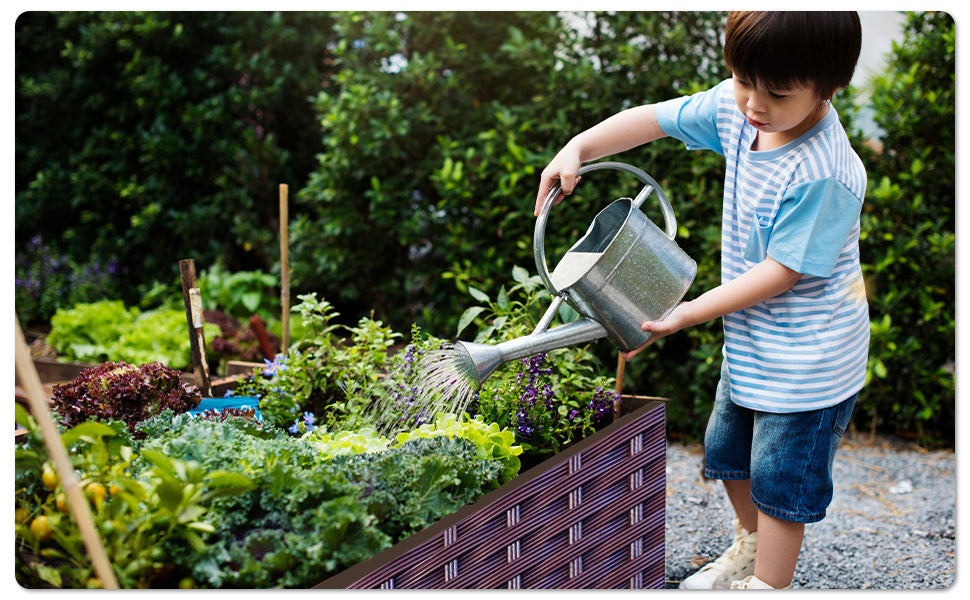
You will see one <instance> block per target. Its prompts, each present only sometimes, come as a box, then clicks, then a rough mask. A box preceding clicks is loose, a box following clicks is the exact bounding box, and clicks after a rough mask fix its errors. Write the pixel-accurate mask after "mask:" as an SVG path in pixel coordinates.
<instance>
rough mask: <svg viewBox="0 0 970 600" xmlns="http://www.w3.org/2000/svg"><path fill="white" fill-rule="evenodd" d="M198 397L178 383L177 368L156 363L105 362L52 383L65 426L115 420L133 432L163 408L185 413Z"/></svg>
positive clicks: (56, 404)
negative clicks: (67, 381) (72, 377)
mask: <svg viewBox="0 0 970 600" xmlns="http://www.w3.org/2000/svg"><path fill="white" fill-rule="evenodd" d="M201 400H202V397H201V395H200V394H199V390H198V389H197V388H196V387H195V386H190V385H188V384H184V383H182V382H181V380H180V379H179V372H178V371H177V370H175V369H172V368H170V367H166V366H165V365H163V364H162V363H160V362H150V363H145V364H143V365H140V366H135V365H130V364H127V363H123V362H106V363H103V364H101V365H98V366H97V367H93V368H91V369H85V370H84V371H82V372H81V374H80V375H79V376H78V377H77V378H76V379H75V380H74V381H72V382H70V383H67V384H64V385H59V386H56V387H55V388H54V396H53V406H54V409H55V410H56V411H57V414H58V415H59V416H60V418H61V421H62V423H63V424H64V425H65V426H67V427H73V426H75V425H77V424H79V423H82V422H84V421H88V420H91V419H99V420H111V419H117V420H119V421H124V423H125V425H127V426H128V428H129V429H130V430H132V431H134V428H135V425H136V424H137V423H139V422H140V421H143V420H145V419H147V418H149V417H152V416H154V415H157V414H159V413H160V412H162V411H163V410H165V409H170V410H172V411H174V412H176V413H180V412H185V411H188V410H191V409H193V408H195V407H196V406H198V405H199V402H201Z"/></svg>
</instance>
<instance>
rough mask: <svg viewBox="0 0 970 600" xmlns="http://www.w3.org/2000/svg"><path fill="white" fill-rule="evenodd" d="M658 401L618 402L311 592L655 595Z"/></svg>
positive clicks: (660, 501) (660, 523)
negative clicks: (545, 455) (505, 477)
mask: <svg viewBox="0 0 970 600" xmlns="http://www.w3.org/2000/svg"><path fill="white" fill-rule="evenodd" d="M656 400H658V399H655V398H644V397H635V398H629V399H627V398H624V401H623V403H622V404H621V407H622V411H621V415H622V416H621V417H620V418H618V419H617V420H616V421H615V422H614V423H612V424H610V425H608V426H607V427H604V428H603V429H602V430H600V431H598V432H596V433H595V434H593V435H591V436H589V437H587V438H585V439H583V440H581V441H579V442H577V443H576V444H574V445H573V446H571V447H570V448H569V449H567V450H565V451H563V452H560V453H559V454H557V455H555V456H553V457H551V458H549V459H548V460H546V461H544V462H542V463H540V464H539V465H537V466H535V467H533V468H531V469H529V470H527V471H526V472H524V473H522V474H521V475H519V476H518V477H516V478H515V479H513V480H512V481H510V482H508V483H506V484H505V485H503V486H501V487H500V488H498V489H496V490H493V491H492V492H489V493H488V494H486V495H485V496H483V497H482V498H480V499H479V500H478V501H477V502H475V503H474V504H470V505H468V506H465V507H463V508H461V509H459V510H458V511H457V512H455V513H453V514H451V515H449V516H447V517H445V518H443V519H441V520H440V521H438V522H437V523H435V524H433V525H431V526H429V527H427V528H425V529H423V530H422V531H420V532H418V533H416V534H414V535H412V536H410V537H408V538H407V539H405V540H403V541H401V542H399V543H398V544H397V545H395V546H393V547H392V548H389V549H388V550H385V551H384V552H381V553H380V554H377V555H375V556H373V557H371V558H370V559H368V560H366V561H363V562H361V563H358V564H356V565H354V566H352V567H350V568H348V569H346V570H345V571H343V572H341V573H338V574H337V575H335V576H333V577H331V578H329V579H327V580H326V581H324V582H322V583H320V584H319V585H317V586H316V587H317V588H373V589H378V588H379V589H395V588H396V589H419V588H440V589H473V588H474V589H496V588H508V589H520V588H521V589H549V588H595V589H640V588H654V589H662V588H663V587H664V516H665V512H664V500H665V491H666V475H665V469H666V437H665V435H664V407H663V404H662V403H661V402H658V401H656Z"/></svg>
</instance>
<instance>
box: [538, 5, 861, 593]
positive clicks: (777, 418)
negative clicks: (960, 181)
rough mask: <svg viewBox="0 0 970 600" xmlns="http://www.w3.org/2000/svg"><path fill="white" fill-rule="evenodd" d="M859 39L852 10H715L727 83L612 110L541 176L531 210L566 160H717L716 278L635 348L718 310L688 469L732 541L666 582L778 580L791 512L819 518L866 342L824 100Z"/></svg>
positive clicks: (834, 123) (834, 125)
mask: <svg viewBox="0 0 970 600" xmlns="http://www.w3.org/2000/svg"><path fill="white" fill-rule="evenodd" d="M861 38H862V32H861V27H860V24H859V17H858V15H857V14H856V13H831V12H804V13H801V12H799V13H796V12H777V13H761V12H732V13H730V14H729V15H728V18H727V24H726V29H725V43H724V58H725V63H726V65H727V67H728V68H729V69H730V70H731V72H732V75H733V77H732V79H728V80H726V81H724V82H722V83H720V84H719V85H717V86H716V87H714V88H712V89H711V90H708V91H706V92H701V93H698V94H695V95H693V96H689V97H683V98H678V99H674V100H669V101H666V102H662V103H659V104H652V105H644V106H640V107H636V108H632V109H629V110H626V111H623V112H621V113H618V114H616V115H614V116H613V117H610V118H609V119H607V120H605V121H603V122H602V123H600V124H598V125H596V126H594V127H592V128H591V129H589V130H587V131H584V132H583V133H581V134H579V135H577V136H576V137H574V138H573V139H571V140H570V141H569V142H568V143H567V144H566V146H565V147H563V148H562V150H561V151H560V152H559V153H558V154H557V155H556V157H555V158H554V159H553V160H552V161H551V162H550V163H549V165H548V166H547V167H546V168H545V170H544V171H543V172H542V178H541V181H540V186H539V193H538V195H537V198H536V214H537V215H538V214H539V210H540V208H541V207H542V203H543V202H544V201H545V199H546V196H547V195H548V193H549V190H550V189H551V187H552V184H553V182H554V181H555V180H559V182H560V185H561V186H562V190H563V195H566V194H569V193H571V192H572V190H573V188H574V187H575V184H576V172H577V170H578V169H579V167H580V165H581V164H582V163H584V162H586V161H590V160H595V159H598V158H602V157H604V156H607V155H610V154H614V153H617V152H622V151H624V150H628V149H630V148H633V147H635V146H638V145H641V144H644V143H646V142H649V141H652V140H655V139H658V138H661V137H664V136H671V137H674V138H676V139H678V140H681V141H683V142H685V144H686V146H687V148H688V149H701V148H706V149H708V150H713V151H715V152H717V153H719V154H721V155H723V156H724V158H725V167H726V174H725V178H724V206H723V212H722V216H721V226H722V234H721V262H722V266H721V285H719V286H717V287H716V288H714V289H712V290H709V291H707V292H706V293H704V294H702V295H701V296H699V297H697V298H696V299H694V300H691V301H689V302H684V303H681V304H680V305H678V306H677V307H676V308H675V309H674V310H673V311H672V312H671V313H670V315H668V317H667V318H666V319H664V320H663V321H650V322H646V323H643V324H642V328H643V329H644V330H645V331H650V332H652V333H653V336H652V337H651V340H650V342H648V344H649V343H652V342H653V341H655V340H658V339H660V338H662V337H664V336H666V335H669V334H671V333H674V332H676V331H679V330H680V329H683V328H685V327H688V326H691V325H696V324H698V323H703V322H706V321H708V320H711V319H715V318H718V317H722V318H723V325H724V350H723V354H724V359H723V362H722V367H721V380H720V382H719V384H718V386H717V391H716V393H715V405H714V409H713V412H712V414H711V418H710V421H709V423H708V428H707V433H706V434H705V439H704V444H705V458H704V468H705V474H706V476H707V477H709V478H712V479H720V480H722V481H723V484H724V487H725V490H726V492H727V495H728V498H729V499H730V501H731V504H732V507H733V508H734V510H735V513H736V517H737V518H736V519H735V521H734V524H733V525H734V531H735V540H734V543H733V544H732V545H731V547H730V548H728V550H727V551H726V552H725V553H724V554H723V555H722V556H721V557H720V558H718V559H717V560H715V561H714V562H712V563H709V564H708V565H706V566H704V567H703V568H702V569H701V570H699V571H698V572H696V573H694V574H693V575H691V576H690V577H688V578H686V579H685V580H684V581H683V582H682V583H681V587H682V588H688V589H710V588H714V589H720V588H727V587H732V588H764V589H770V588H785V587H790V586H791V581H792V576H793V574H794V571H795V564H796V562H797V560H798V555H799V553H800V551H801V545H802V539H803V534H804V528H805V523H813V522H817V521H819V520H821V519H822V518H824V516H825V510H826V508H827V507H828V505H829V503H830V501H831V498H832V475H831V468H832V461H833V458H834V455H835V451H836V449H837V448H838V445H839V441H840V439H841V435H842V432H843V431H844V429H845V427H846V426H847V424H848V421H849V417H850V415H851V413H852V408H853V406H854V404H855V399H856V396H857V395H858V392H859V390H860V389H861V388H862V386H863V384H864V382H865V373H866V359H867V356H868V346H869V318H868V306H867V302H866V297H865V289H864V286H863V280H862V271H861V267H860V262H859V247H858V241H859V213H860V210H861V207H862V201H863V197H864V195H865V188H866V172H865V168H864V167H863V165H862V163H861V161H860V160H859V157H858V156H857V155H856V153H855V152H854V151H853V150H852V148H851V147H850V145H849V141H848V138H847V137H846V134H845V131H844V130H843V128H842V126H841V124H840V123H839V119H838V115H837V114H836V112H835V109H834V108H833V107H832V105H831V104H830V99H831V98H832V96H833V94H835V92H836V91H837V90H838V89H839V88H842V87H845V86H846V85H848V84H849V81H850V79H851V78H852V73H853V71H854V70H855V64H856V61H857V60H858V57H859V50H860V47H861ZM560 200H561V197H560V198H556V201H557V202H558V201H560ZM648 344H647V345H648ZM645 346H646V345H645ZM645 346H644V347H645ZM642 349H643V347H641V348H637V349H636V350H633V351H631V352H629V353H627V354H626V358H632V357H633V356H634V355H636V354H637V353H638V352H640V351H641V350H642Z"/></svg>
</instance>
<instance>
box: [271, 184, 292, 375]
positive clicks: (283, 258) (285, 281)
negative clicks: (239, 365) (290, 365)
mask: <svg viewBox="0 0 970 600" xmlns="http://www.w3.org/2000/svg"><path fill="white" fill-rule="evenodd" d="M289 212H290V211H289V186H287V185H286V184H285V183H281V184H280V269H281V273H282V275H281V279H282V281H281V282H280V304H282V305H283V306H282V309H283V315H282V317H283V341H282V352H283V354H286V350H287V349H288V348H289V346H290V242H289V236H290V233H289V229H290V224H289V221H290V215H289ZM270 358H272V357H270Z"/></svg>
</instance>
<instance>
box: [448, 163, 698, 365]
mask: <svg viewBox="0 0 970 600" xmlns="http://www.w3.org/2000/svg"><path fill="white" fill-rule="evenodd" d="M599 169H616V170H619V171H626V172H627V173H632V174H633V175H635V176H636V177H637V178H639V179H640V180H641V181H642V182H643V183H644V184H645V185H644V187H643V189H642V190H641V191H640V193H639V194H637V196H636V198H635V199H633V200H630V199H629V198H620V199H618V200H616V201H614V202H613V203H612V204H610V205H609V206H607V207H606V208H604V209H603V210H602V211H600V213H599V214H598V215H596V218H595V219H593V223H592V224H591V225H590V227H589V229H588V230H587V231H586V234H585V235H584V236H583V237H582V238H580V240H579V241H577V242H576V243H575V244H574V245H573V246H572V248H570V249H569V251H568V252H566V254H565V255H563V257H562V259H561V260H560V262H559V264H558V265H557V267H556V269H555V270H554V271H553V273H552V274H550V273H549V269H548V268H547V267H546V251H545V229H546V221H547V220H548V217H549V210H550V209H551V208H552V205H553V200H554V199H555V198H556V197H557V196H558V195H559V193H560V191H561V188H560V186H559V184H555V185H554V186H553V188H552V189H551V190H550V192H549V195H548V196H546V199H545V202H544V203H543V206H542V209H541V211H540V213H539V216H538V218H537V219H536V226H535V234H534V236H533V240H532V244H533V254H534V255H535V260H536V268H537V269H538V271H539V275H540V276H541V278H542V281H543V282H544V283H545V285H546V288H547V289H548V290H549V291H550V292H552V293H553V294H554V295H555V299H554V300H553V302H552V304H550V306H549V308H547V309H546V312H545V313H544V314H543V316H542V318H541V319H540V320H539V323H538V325H537V326H536V328H535V331H533V332H532V333H531V334H529V335H526V336H523V337H520V338H516V339H513V340H509V341H506V342H502V343H501V344H496V345H489V344H476V343H473V342H457V343H456V344H455V347H456V349H458V351H459V352H458V354H459V357H458V362H459V364H460V366H459V368H460V370H461V371H463V372H464V373H466V374H467V375H468V376H469V378H470V379H474V380H477V381H478V383H479V384H481V383H482V382H483V381H485V379H487V378H488V376H489V375H491V374H492V373H493V372H494V371H495V369H497V368H498V367H499V365H501V364H502V363H505V362H508V361H511V360H515V359H518V358H524V357H526V356H531V355H533V354H537V353H539V352H547V351H549V350H553V349H556V348H563V347H566V346H573V345H578V344H584V343H587V342H591V341H593V340H598V339H600V338H603V337H608V338H609V339H610V341H611V342H613V344H614V345H615V346H616V347H617V348H619V349H620V351H622V352H628V351H630V350H633V349H635V348H638V347H639V346H641V345H643V344H644V343H645V342H646V341H647V340H649V339H650V336H651V334H650V333H648V332H645V331H643V330H642V329H640V324H641V323H642V322H644V321H656V320H660V319H663V318H664V317H666V316H667V314H669V313H670V311H671V310H673V308H674V307H675V306H677V304H678V303H679V302H680V301H681V299H683V297H684V294H686V293H687V289H688V288H690V285H691V283H693V281H694V276H695V275H696V274H697V263H695V262H694V261H693V260H692V259H691V258H690V257H689V256H687V254H686V253H685V252H684V251H683V250H681V248H680V246H678V245H677V243H676V242H675V241H674V236H675V234H676V232H677V221H676V218H675V216H674V210H673V208H671V206H670V202H669V201H668V200H667V196H666V195H665V194H664V192H663V190H662V189H661V188H660V185H659V184H657V182H656V181H654V180H653V178H652V177H650V176H649V175H647V174H646V173H644V172H643V171H642V170H640V169H638V168H636V167H634V166H631V165H628V164H625V163H618V162H599V163H592V164H589V165H585V166H583V167H582V168H580V169H579V172H578V175H583V174H584V173H588V172H590V171H595V170H599ZM652 193H655V194H656V196H657V198H658V200H659V201H660V207H661V208H662V209H663V214H664V225H665V229H666V232H664V231H661V230H660V228H658V227H657V226H656V225H654V223H653V222H652V221H651V220H650V219H649V218H647V216H646V215H645V214H643V212H641V211H640V205H641V204H643V202H644V200H646V199H647V197H648V196H650V195H651V194H652ZM564 301H565V302H567V303H569V305H570V306H572V307H573V308H575V309H576V311H577V312H579V314H580V315H582V318H580V319H577V320H575V321H572V322H571V323H566V324H564V325H560V326H558V327H554V328H552V329H549V324H550V323H551V322H552V320H553V318H555V316H556V313H557V312H558V311H559V307H560V305H561V304H562V303H563V302H564Z"/></svg>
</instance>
